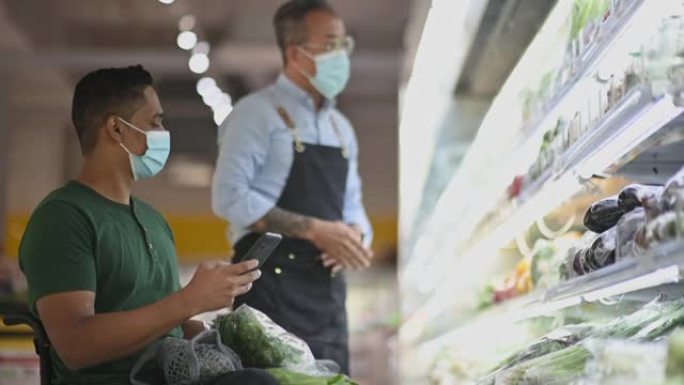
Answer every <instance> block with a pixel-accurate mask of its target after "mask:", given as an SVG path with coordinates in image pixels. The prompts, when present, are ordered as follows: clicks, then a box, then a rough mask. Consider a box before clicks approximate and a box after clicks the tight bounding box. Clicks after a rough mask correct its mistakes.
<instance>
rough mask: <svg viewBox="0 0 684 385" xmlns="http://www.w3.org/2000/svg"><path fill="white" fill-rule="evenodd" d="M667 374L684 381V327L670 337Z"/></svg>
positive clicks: (669, 376)
mask: <svg viewBox="0 0 684 385" xmlns="http://www.w3.org/2000/svg"><path fill="white" fill-rule="evenodd" d="M667 376H668V378H680V379H681V380H682V381H684V329H678V330H676V331H675V332H674V333H672V335H670V338H668V353H667Z"/></svg>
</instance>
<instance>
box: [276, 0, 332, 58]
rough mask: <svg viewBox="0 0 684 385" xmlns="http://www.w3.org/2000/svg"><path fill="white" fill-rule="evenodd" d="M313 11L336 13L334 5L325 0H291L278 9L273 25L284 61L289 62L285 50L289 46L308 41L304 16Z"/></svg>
mask: <svg viewBox="0 0 684 385" xmlns="http://www.w3.org/2000/svg"><path fill="white" fill-rule="evenodd" d="M313 11H328V12H330V13H332V14H335V10H334V9H333V7H332V6H331V5H330V4H328V2H327V1H324V0H290V1H288V2H287V3H285V4H283V5H282V6H280V8H278V11H276V14H275V16H274V17H273V26H274V27H275V34H276V41H277V43H278V47H279V48H280V52H281V54H282V56H283V63H286V62H287V57H286V55H285V50H286V49H287V47H288V46H290V45H297V44H302V43H304V42H306V40H307V38H308V37H307V36H306V24H305V23H304V18H306V15H308V14H309V12H313Z"/></svg>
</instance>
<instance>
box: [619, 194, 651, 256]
mask: <svg viewBox="0 0 684 385" xmlns="http://www.w3.org/2000/svg"><path fill="white" fill-rule="evenodd" d="M645 225H646V212H645V211H644V209H643V208H641V207H638V208H636V209H634V210H632V211H630V212H628V213H627V214H625V215H624V216H623V217H622V218H620V221H619V222H618V224H617V227H616V228H617V236H616V237H617V238H616V243H617V248H616V251H615V260H616V261H621V260H623V259H626V258H631V257H635V256H637V255H639V253H640V252H641V249H640V248H639V246H638V245H637V243H636V241H635V238H636V235H637V232H638V231H639V229H642V228H643V227H644V226H645Z"/></svg>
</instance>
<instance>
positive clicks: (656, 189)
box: [618, 184, 664, 213]
mask: <svg viewBox="0 0 684 385" xmlns="http://www.w3.org/2000/svg"><path fill="white" fill-rule="evenodd" d="M663 190H664V187H663V186H648V185H641V184H632V185H629V186H627V187H625V188H624V189H623V190H622V192H621V193H620V195H619V196H618V206H619V207H620V208H621V209H622V211H624V212H626V213H628V212H630V211H632V210H634V209H636V208H637V207H641V206H642V205H643V202H644V200H645V199H656V200H658V199H660V196H661V195H662V193H663Z"/></svg>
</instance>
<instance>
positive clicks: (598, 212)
mask: <svg viewBox="0 0 684 385" xmlns="http://www.w3.org/2000/svg"><path fill="white" fill-rule="evenodd" d="M624 214H625V212H624V211H623V210H622V208H620V206H619V205H618V198H617V197H611V198H606V199H602V200H600V201H598V202H596V203H594V204H592V205H591V206H590V207H589V210H587V213H586V214H585V215H584V226H586V228H587V229H589V230H591V231H593V232H595V233H603V232H604V231H606V230H608V229H610V228H611V227H614V226H615V225H617V223H618V221H619V220H620V218H621V217H622V215H624Z"/></svg>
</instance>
